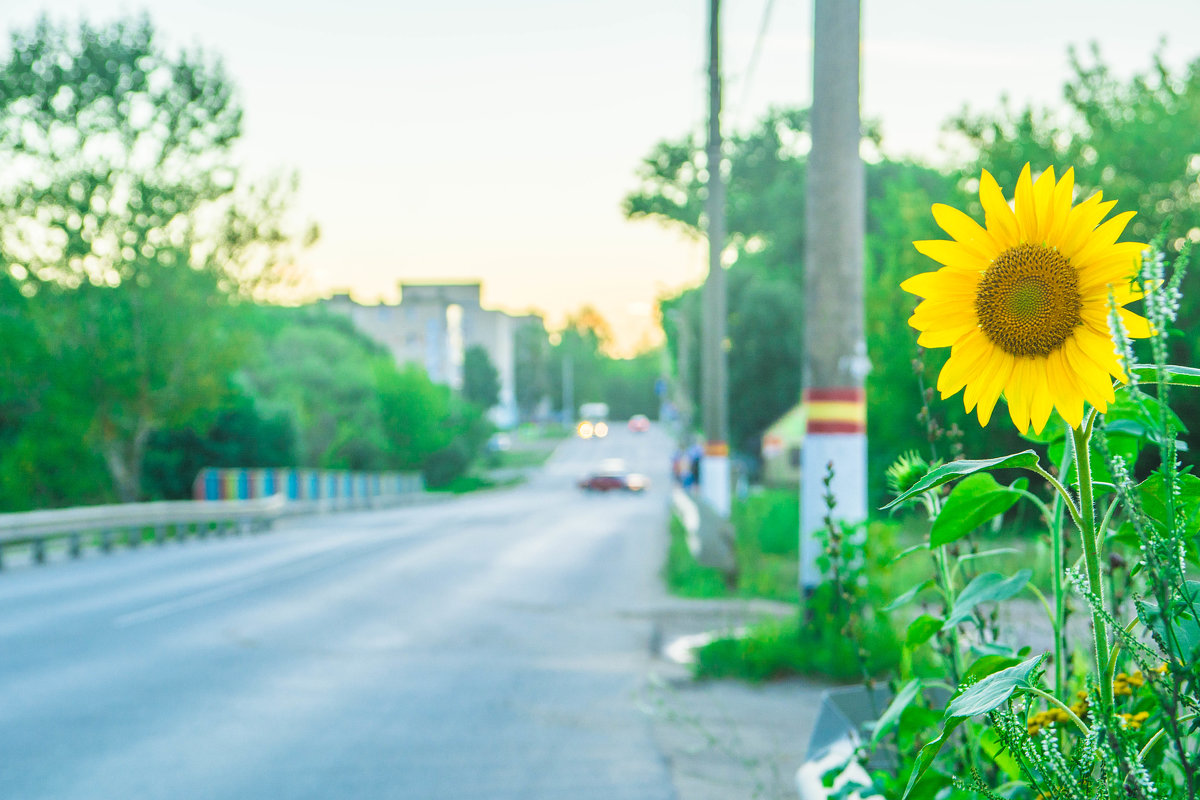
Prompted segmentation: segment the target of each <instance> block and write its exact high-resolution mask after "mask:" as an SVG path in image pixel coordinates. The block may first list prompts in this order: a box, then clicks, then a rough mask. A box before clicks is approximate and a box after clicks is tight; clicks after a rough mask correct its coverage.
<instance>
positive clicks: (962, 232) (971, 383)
mask: <svg viewBox="0 0 1200 800" xmlns="http://www.w3.org/2000/svg"><path fill="white" fill-rule="evenodd" d="M1073 189H1074V171H1073V170H1067V172H1066V174H1065V175H1063V177H1062V179H1061V180H1059V181H1057V182H1055V179H1054V169H1053V168H1049V169H1047V170H1046V171H1045V172H1043V173H1042V174H1041V176H1040V177H1039V178H1038V179H1037V181H1036V182H1034V181H1033V180H1032V179H1031V177H1030V169H1029V165H1028V164H1026V165H1025V169H1024V170H1022V172H1021V177H1020V178H1019V179H1018V180H1017V187H1016V200H1015V202H1014V206H1015V207H1014V208H1009V206H1008V204H1007V203H1006V202H1005V200H1004V195H1003V193H1002V192H1001V189H1000V186H999V185H998V184H997V183H996V180H995V179H994V178H993V177H992V176H991V175H990V174H989V173H988V172H987V171H986V170H985V171H984V172H983V176H982V178H981V180H980V187H979V199H980V201H981V202H982V203H983V208H984V213H985V223H986V227H983V226H981V225H979V224H978V223H977V222H975V220H973V219H971V218H970V217H968V216H967V215H966V214H964V213H962V212H961V211H958V210H957V209H954V208H951V207H950V206H946V205H941V204H937V205H934V206H933V216H934V218H935V219H936V220H937V223H938V225H940V226H941V227H942V229H943V230H944V231H946V233H948V234H949V235H950V236H951V237H952V240H951V241H944V240H938V241H933V240H930V241H919V242H914V243H913V244H915V245H916V248H917V249H918V250H919V251H920V252H922V253H924V254H925V255H927V256H929V257H930V258H932V259H934V260H935V261H937V262H939V263H941V264H943V265H944V266H943V267H942V268H941V269H939V270H938V271H936V272H926V273H922V274H920V275H916V276H914V277H912V278H909V279H908V280H906V281H905V282H904V283H902V284H901V288H903V289H904V290H905V291H907V292H911V293H912V294H915V295H918V296H920V297H922V298H924V300H923V301H922V302H921V303H920V304H919V305H918V306H917V308H916V311H915V312H914V313H913V315H912V317H911V318H910V319H909V324H910V325H912V326H913V327H914V328H916V329H917V330H919V331H921V336H920V338H919V339H918V340H917V342H918V344H920V345H921V346H923V347H949V348H950V358H949V360H948V361H947V362H946V365H945V366H944V367H943V368H942V372H941V374H940V375H939V376H938V383H937V388H938V390H939V391H940V392H941V395H942V398H943V399H945V398H947V397H949V396H950V395H952V394H955V393H956V392H958V391H959V390H960V389H962V390H964V391H963V403H964V406H965V407H966V409H967V411H971V410H972V409H975V408H977V409H978V415H979V423H980V424H981V425H986V424H987V422H988V420H989V419H990V418H991V415H992V410H993V409H994V408H995V405H996V402H997V401H998V400H999V398H1000V395H1001V394H1002V393H1003V395H1004V397H1005V400H1006V401H1007V403H1008V411H1009V415H1010V416H1011V417H1012V421H1013V423H1014V424H1015V425H1016V426H1017V429H1018V430H1020V431H1022V432H1024V431H1026V430H1028V429H1029V427H1030V425H1032V426H1033V429H1034V430H1035V431H1037V432H1040V431H1041V430H1042V428H1043V427H1044V426H1045V424H1046V422H1047V420H1049V418H1050V414H1051V412H1052V411H1053V410H1054V409H1055V408H1057V409H1058V412H1059V413H1060V414H1061V415H1062V417H1063V419H1065V420H1066V421H1067V423H1068V424H1070V425H1071V426H1072V427H1079V425H1080V424H1081V423H1082V421H1083V404H1084V401H1087V402H1088V403H1091V404H1092V405H1093V406H1094V407H1095V408H1096V409H1097V410H1099V411H1105V410H1107V408H1108V403H1109V402H1111V401H1112V400H1113V397H1114V396H1113V391H1112V381H1111V377H1110V376H1113V377H1116V378H1118V379H1121V380H1126V376H1125V374H1124V370H1123V369H1122V367H1121V364H1120V361H1119V360H1118V357H1117V354H1116V351H1115V348H1114V345H1113V336H1112V331H1111V329H1110V326H1109V315H1108V309H1109V296H1110V293H1111V296H1112V298H1113V302H1114V303H1115V304H1116V306H1117V317H1118V318H1119V320H1120V321H1121V323H1122V324H1123V326H1124V328H1125V330H1126V332H1127V334H1128V335H1129V336H1133V337H1145V336H1149V335H1150V326H1149V324H1148V323H1147V321H1146V320H1145V319H1144V318H1142V317H1140V316H1138V315H1136V314H1133V313H1131V312H1129V311H1126V310H1125V309H1124V308H1122V306H1124V305H1126V304H1127V303H1130V302H1132V301H1134V300H1137V299H1140V298H1141V296H1142V294H1141V292H1140V290H1139V289H1137V288H1136V287H1135V286H1134V285H1133V284H1132V280H1133V278H1134V277H1135V276H1136V274H1137V272H1138V264H1139V259H1140V255H1141V252H1142V251H1143V250H1144V249H1145V248H1146V245H1144V244H1141V243H1139V242H1123V243H1119V244H1118V243H1117V237H1119V236H1120V235H1121V232H1122V231H1123V230H1124V228H1125V225H1126V224H1127V223H1128V222H1129V219H1130V218H1131V217H1132V216H1133V212H1132V211H1127V212H1124V213H1122V214H1117V215H1116V216H1114V217H1113V218H1112V219H1110V220H1108V221H1107V222H1104V223H1103V224H1101V220H1103V219H1104V217H1105V216H1106V215H1107V214H1108V212H1109V211H1110V210H1112V207H1113V206H1114V205H1115V201H1110V202H1107V203H1105V202H1101V199H1102V198H1101V194H1100V193H1099V192H1098V193H1096V194H1095V195H1093V196H1092V197H1089V198H1088V199H1087V200H1084V201H1083V202H1081V203H1079V204H1078V205H1075V206H1072V205H1071V200H1072V191H1073Z"/></svg>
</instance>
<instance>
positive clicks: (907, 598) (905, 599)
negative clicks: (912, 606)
mask: <svg viewBox="0 0 1200 800" xmlns="http://www.w3.org/2000/svg"><path fill="white" fill-rule="evenodd" d="M931 586H933V579H932V578H929V579H928V580H925V581H922V582H921V583H918V584H917V585H916V586H914V587H912V588H911V589H909V590H908V591H907V592H905V593H904V594H902V595H900V596H899V597H897V598H896V599H895V600H893V601H892V602H890V603H888V604H887V605H886V606H884V607H883V610H884V611H895V610H896V609H897V608H901V607H903V606H906V605H908V604H909V603H911V602H912V601H913V598H915V597H916V596H917V595H918V594H920V593H921V592H923V591H924V590H926V589H928V588H929V587H931Z"/></svg>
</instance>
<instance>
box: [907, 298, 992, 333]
mask: <svg viewBox="0 0 1200 800" xmlns="http://www.w3.org/2000/svg"><path fill="white" fill-rule="evenodd" d="M973 297H974V295H968V296H964V297H948V298H943V297H941V296H939V297H937V298H936V299H935V298H931V299H929V300H922V301H921V302H920V303H919V304H917V307H916V309H914V310H913V315H912V319H911V320H909V322H910V323H911V324H912V326H913V327H914V328H916V329H917V330H919V331H924V330H928V329H929V328H932V327H949V326H953V325H966V324H968V323H974V322H975V321H976V314H975V304H974V303H973V302H972V300H973Z"/></svg>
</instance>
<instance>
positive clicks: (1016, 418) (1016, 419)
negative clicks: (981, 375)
mask: <svg viewBox="0 0 1200 800" xmlns="http://www.w3.org/2000/svg"><path fill="white" fill-rule="evenodd" d="M1029 364H1030V361H1029V359H1027V358H1018V359H1016V363H1015V364H1014V365H1013V374H1012V377H1011V378H1010V379H1009V381H1008V387H1007V388H1006V389H1005V391H1004V399H1005V400H1007V401H1008V416H1009V417H1011V418H1012V421H1013V424H1014V425H1016V426H1017V430H1018V431H1020V432H1021V433H1024V432H1025V431H1027V430H1029V403H1030V399H1031V396H1032V395H1033V376H1032V375H1030V374H1029Z"/></svg>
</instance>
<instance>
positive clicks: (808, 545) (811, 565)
mask: <svg viewBox="0 0 1200 800" xmlns="http://www.w3.org/2000/svg"><path fill="white" fill-rule="evenodd" d="M860 14H861V11H860V4H859V0H815V2H814V4H813V102H812V114H811V121H812V150H811V151H810V152H809V156H808V192H807V195H808V209H807V218H806V225H807V234H808V235H807V237H806V244H805V250H804V274H805V278H804V294H805V318H804V375H803V383H804V397H803V401H804V407H805V410H806V413H807V423H806V433H805V438H804V447H803V451H802V457H801V483H800V583H801V587H802V588H803V589H811V588H813V587H814V586H816V585H817V583H818V582H819V580H820V574H819V572H818V570H817V567H816V560H817V554H818V548H817V545H816V541H815V538H814V533H815V532H816V531H817V530H819V529H820V528H821V527H822V526H823V524H824V518H825V516H826V514H827V509H826V504H825V501H824V495H825V486H824V483H823V479H824V477H825V474H826V471H827V469H828V465H829V464H830V463H832V464H833V469H834V480H833V483H832V485H831V486H830V487H829V488H830V490H831V493H832V494H833V496H834V499H835V500H836V502H837V507H836V509H835V510H834V513H833V516H834V518H835V519H838V520H844V521H847V522H855V523H857V522H862V521H864V520H865V519H866V516H867V493H866V486H867V481H866V477H867V474H866V473H867V433H866V394H865V390H864V380H865V378H866V375H867V372H868V370H869V369H870V363H869V361H868V360H867V346H866V336H865V333H864V325H863V238H864V228H865V225H866V221H865V220H866V212H865V203H864V194H865V180H864V174H863V163H862V158H861V157H860V155H859V150H858V148H859V141H860V139H861V131H860V120H859V61H860V55H859V44H860V32H859V30H860Z"/></svg>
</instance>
